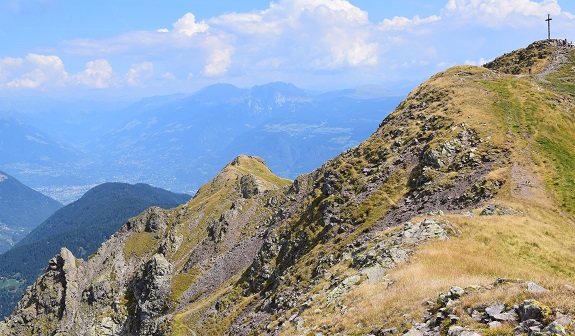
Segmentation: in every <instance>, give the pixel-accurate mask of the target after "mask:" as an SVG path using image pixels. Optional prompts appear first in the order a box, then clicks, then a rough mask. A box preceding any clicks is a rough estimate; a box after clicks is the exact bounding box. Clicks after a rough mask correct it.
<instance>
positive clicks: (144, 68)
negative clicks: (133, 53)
mask: <svg viewBox="0 0 575 336" xmlns="http://www.w3.org/2000/svg"><path fill="white" fill-rule="evenodd" d="M153 75H154V64H153V63H152V62H142V63H138V64H134V65H132V67H131V68H130V70H128V73H127V74H126V83H127V84H128V85H129V86H145V84H144V83H143V82H142V80H146V79H149V78H152V76H153Z"/></svg>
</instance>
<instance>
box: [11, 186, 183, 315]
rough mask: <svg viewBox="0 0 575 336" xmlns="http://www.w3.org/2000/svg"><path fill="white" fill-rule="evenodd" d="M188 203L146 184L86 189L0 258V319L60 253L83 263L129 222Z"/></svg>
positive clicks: (181, 198) (174, 194) (31, 209)
mask: <svg viewBox="0 0 575 336" xmlns="http://www.w3.org/2000/svg"><path fill="white" fill-rule="evenodd" d="M1 184H2V183H0V185H1ZM190 198H191V196H190V195H186V194H176V193H172V192H169V191H166V190H163V189H160V188H154V187H151V186H149V185H146V184H136V185H130V184H126V183H105V184H102V185H99V186H97V187H94V188H92V189H90V190H89V191H88V192H87V193H86V194H85V195H84V196H82V197H81V198H80V199H79V200H77V201H75V202H73V203H71V204H68V205H67V206H65V207H63V208H61V209H59V210H58V211H56V212H55V213H54V214H53V215H52V216H50V217H49V218H48V219H46V220H45V221H44V222H43V223H42V224H40V225H39V226H38V227H36V228H35V229H34V230H32V232H30V234H28V235H27V236H26V237H25V238H24V239H22V240H21V241H20V242H19V243H18V244H16V246H14V247H13V248H12V249H10V250H9V251H7V252H5V253H4V254H1V255H0V307H1V309H2V311H1V313H2V314H3V315H6V314H9V313H10V312H11V309H12V308H13V304H14V303H15V302H16V301H17V300H19V299H20V297H19V296H20V295H21V294H22V292H23V290H24V289H25V287H26V285H28V284H30V283H32V281H33V280H34V279H35V278H36V277H37V276H38V275H39V274H40V273H41V272H42V271H43V270H44V269H45V268H46V265H47V263H48V260H49V259H50V258H52V257H53V256H54V255H55V254H57V253H58V252H59V251H60V249H61V248H62V247H64V246H65V247H67V248H68V249H70V250H71V251H74V253H75V254H76V255H77V256H78V257H80V258H87V257H88V256H89V255H91V254H92V253H94V251H96V249H97V248H98V247H100V244H101V243H102V242H104V241H105V240H106V239H108V238H109V237H110V236H111V235H112V234H113V233H114V232H116V230H118V229H119V228H120V226H122V224H124V223H125V222H126V221H127V220H128V219H129V218H131V217H133V216H136V215H138V214H140V213H141V212H143V211H144V210H146V209H147V208H149V207H151V206H158V207H161V208H165V209H169V208H174V207H176V206H178V205H180V204H183V203H185V202H187V201H188V200H189V199H190ZM33 210H34V208H30V209H28V211H33Z"/></svg>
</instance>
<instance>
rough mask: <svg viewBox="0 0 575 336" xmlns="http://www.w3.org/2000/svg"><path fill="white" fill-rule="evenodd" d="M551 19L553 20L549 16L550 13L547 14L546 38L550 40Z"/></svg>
mask: <svg viewBox="0 0 575 336" xmlns="http://www.w3.org/2000/svg"><path fill="white" fill-rule="evenodd" d="M551 20H553V19H552V18H551V14H547V20H545V21H547V39H548V40H550V39H551Z"/></svg>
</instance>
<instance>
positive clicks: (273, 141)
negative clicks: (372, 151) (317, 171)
mask: <svg viewBox="0 0 575 336" xmlns="http://www.w3.org/2000/svg"><path fill="white" fill-rule="evenodd" d="M401 99H402V97H394V96H389V92H387V91H385V90H384V89H381V88H379V87H374V86H366V87H362V88H359V89H350V90H340V91H333V92H328V93H321V94H319V93H309V92H307V91H305V90H302V89H300V88H297V87H295V86H294V85H291V84H288V83H282V82H276V83H269V84H266V85H261V86H254V87H252V88H248V89H243V88H238V87H235V86H233V85H230V84H215V85H212V86H209V87H206V88H204V89H202V90H199V91H198V92H196V93H194V94H177V95H170V96H158V97H150V98H146V99H143V100H141V101H138V102H136V103H133V104H131V105H126V104H123V105H122V104H118V105H117V106H111V105H107V106H102V110H98V109H97V107H96V106H92V107H91V108H88V107H86V106H85V105H81V104H79V103H76V104H75V105H74V104H73V105H72V106H73V107H74V108H75V109H78V111H75V110H74V109H72V107H65V106H63V107H62V108H61V109H57V108H55V107H54V104H55V103H54V102H51V103H50V104H47V108H46V111H45V113H40V112H36V113H32V112H29V111H28V113H27V114H16V115H17V117H18V118H20V119H21V120H25V121H26V123H20V124H18V125H19V126H20V131H19V133H10V134H9V133H4V132H0V141H4V142H6V141H11V142H12V143H14V145H13V146H12V147H13V148H20V147H21V146H23V145H24V144H28V143H29V142H30V141H31V140H30V139H38V140H40V141H41V142H43V143H42V146H40V144H39V143H37V142H36V143H35V145H36V146H39V147H40V148H41V152H46V153H52V152H53V153H58V155H56V154H53V155H49V157H50V158H54V159H51V160H41V159H39V158H37V157H34V158H33V159H30V156H29V155H24V153H16V154H19V155H15V156H3V154H4V151H5V148H4V149H3V148H0V157H5V159H0V167H9V168H10V171H12V172H14V174H16V176H18V177H19V178H20V179H21V180H22V181H24V182H26V183H27V184H28V185H30V186H32V187H33V188H36V189H38V190H41V191H42V192H44V193H46V194H48V195H51V196H53V197H55V198H57V199H59V200H61V201H63V202H65V203H68V202H70V201H72V200H74V199H77V197H79V195H81V193H82V192H85V191H86V190H87V189H88V188H89V187H90V186H93V185H96V184H100V183H103V182H106V181H123V182H129V183H137V182H143V183H148V184H152V185H156V186H160V187H163V188H167V189H169V190H177V191H185V192H189V193H193V192H195V190H197V189H198V188H199V186H200V185H202V184H203V183H205V182H206V181H207V180H208V179H209V177H210V176H213V175H214V174H215V173H216V172H218V171H219V170H220V169H221V168H222V167H223V166H224V165H225V164H226V163H227V162H229V161H230V160H231V159H233V158H234V157H236V156H237V155H238V154H250V155H257V156H260V157H262V158H263V159H265V160H266V162H267V164H268V165H269V167H270V168H271V169H272V170H273V171H274V172H275V173H277V174H278V175H280V176H284V177H288V178H295V177H296V176H298V175H300V174H303V173H306V172H308V171H310V170H311V169H313V168H316V167H318V166H320V165H321V163H322V162H324V161H325V160H327V159H329V158H331V157H334V156H335V155H337V154H338V153H340V152H341V151H343V150H346V149H348V148H350V147H353V146H355V145H357V144H359V142H360V141H361V140H362V139H365V138H366V137H368V136H369V135H370V134H371V133H373V131H375V129H376V125H377V124H378V123H379V121H381V120H382V119H383V118H384V117H385V116H387V115H388V114H389V112H390V111H392V110H393V109H394V108H395V106H396V105H397V104H398V103H399V102H400V100H401ZM36 108H39V107H36ZM30 125H32V126H34V127H35V129H34V128H32V127H31V126H30ZM37 129H40V130H41V131H38V130H37ZM37 134H40V135H42V136H38V135H37ZM5 138H6V139H5ZM7 138H10V139H7Z"/></svg>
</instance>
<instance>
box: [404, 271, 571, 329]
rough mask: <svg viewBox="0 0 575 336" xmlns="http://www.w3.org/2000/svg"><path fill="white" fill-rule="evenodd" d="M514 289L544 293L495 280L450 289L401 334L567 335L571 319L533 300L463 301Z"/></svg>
mask: <svg viewBox="0 0 575 336" xmlns="http://www.w3.org/2000/svg"><path fill="white" fill-rule="evenodd" d="M503 288H504V289H505V290H507V291H513V290H518V291H521V292H522V293H524V295H525V296H531V297H535V296H537V295H538V294H541V293H544V292H548V290H546V289H544V288H543V287H541V286H539V285H537V284H536V283H533V282H529V281H523V280H519V279H498V280H497V281H496V282H495V283H494V284H493V285H490V286H468V287H466V288H465V289H463V288H461V287H457V286H455V287H451V289H450V290H449V292H447V293H440V294H439V296H438V298H437V301H436V302H429V303H428V304H431V305H433V307H432V308H430V309H428V310H427V312H426V316H427V317H426V319H425V321H424V322H423V323H417V324H415V325H414V326H413V327H412V328H411V329H410V330H408V331H406V332H405V333H404V335H413V334H419V335H443V334H444V332H443V331H444V330H447V335H454V336H460V335H472V334H474V335H484V334H485V333H493V332H497V330H499V333H505V332H510V333H513V334H515V335H529V336H531V335H538V336H543V335H548V336H551V335H555V336H560V335H561V336H565V335H567V332H566V329H565V328H569V327H571V325H572V322H573V316H571V315H568V314H564V312H562V310H561V308H551V307H549V306H546V305H545V304H543V303H541V302H539V301H537V300H535V299H527V300H523V301H519V302H517V303H515V304H513V303H510V302H499V301H497V302H481V301H480V302H477V301H473V302H474V303H473V305H471V306H469V305H467V304H466V303H464V301H466V299H467V298H468V297H470V296H476V297H480V296H486V295H485V293H486V292H491V291H501V290H502V289H503Z"/></svg>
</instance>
